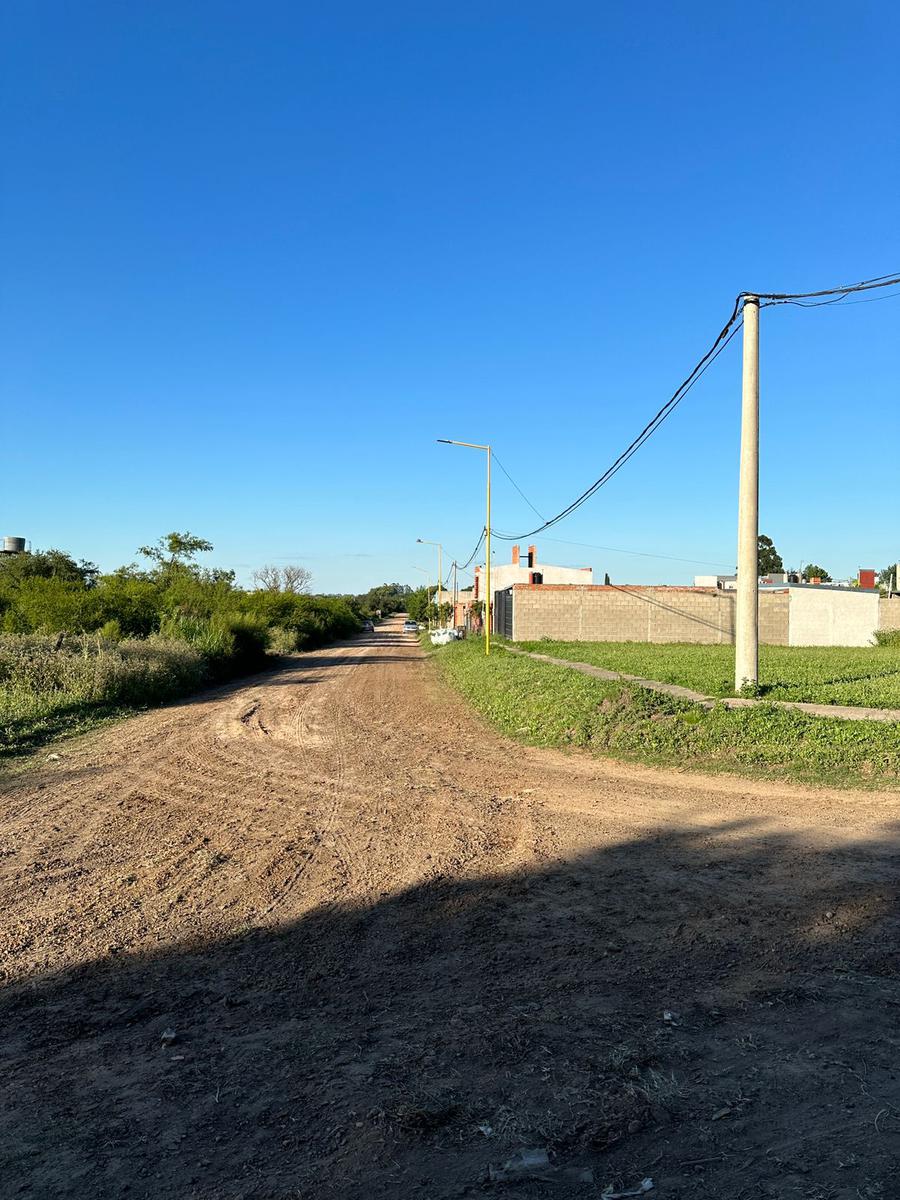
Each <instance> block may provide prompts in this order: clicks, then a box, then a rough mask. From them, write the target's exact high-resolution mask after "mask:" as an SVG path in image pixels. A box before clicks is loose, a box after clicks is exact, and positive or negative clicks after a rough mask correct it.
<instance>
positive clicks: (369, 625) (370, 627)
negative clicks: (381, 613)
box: [362, 621, 375, 633]
mask: <svg viewBox="0 0 900 1200" xmlns="http://www.w3.org/2000/svg"><path fill="white" fill-rule="evenodd" d="M362 627H363V633H374V632H375V623H374V621H363V623H362Z"/></svg>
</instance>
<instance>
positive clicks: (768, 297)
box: [465, 274, 900, 566]
mask: <svg viewBox="0 0 900 1200" xmlns="http://www.w3.org/2000/svg"><path fill="white" fill-rule="evenodd" d="M898 285H900V275H898V274H893V275H878V276H875V277H874V278H872V279H864V280H861V281H860V282H859V283H853V284H845V285H843V286H842V287H835V288H823V289H822V290H820V291H817V292H740V293H739V294H738V296H737V297H736V299H735V302H734V308H733V309H732V310H731V315H730V316H729V318H728V320H727V321H726V323H725V325H724V326H723V327H722V330H721V332H720V333H719V335H718V337H717V338H716V339H715V341H714V342H713V344H712V346H710V348H709V350H707V352H706V354H704V355H703V357H702V358H701V359H700V360H699V362H698V363H697V364H696V365H695V366H694V368H693V370H692V371H691V372H690V374H689V375H688V376H687V378H686V379H684V380H683V382H682V383H681V384H680V385H679V386H678V387H677V388H676V389H675V391H674V392H673V393H672V395H671V396H670V398H669V399H668V400H667V401H666V403H665V404H664V405H663V406H662V407H661V408H660V409H658V410H657V412H656V413H655V414H654V416H653V417H652V418H651V419H650V421H648V423H647V424H646V425H645V426H644V428H643V429H642V430H641V432H640V433H639V434H638V435H637V437H636V438H635V439H634V440H633V441H632V442H631V443H630V444H629V445H628V446H626V448H625V449H624V450H623V451H622V453H621V454H620V455H619V457H618V458H617V459H616V460H615V461H614V462H613V463H612V464H611V465H610V466H609V467H607V469H606V470H605V471H604V472H603V474H602V475H601V476H600V478H599V479H596V480H595V481H594V482H593V483H592V484H591V485H590V487H588V488H586V489H585V490H584V491H583V492H582V493H581V495H580V496H577V497H576V498H575V499H574V500H573V501H572V503H571V504H569V505H567V507H566V508H564V509H562V510H561V511H560V512H558V513H557V514H556V515H555V516H554V517H550V518H549V519H548V518H545V517H543V516H542V514H541V513H540V512H539V511H538V510H537V509H536V508H535V506H534V505H533V504H532V503H531V501H530V500H529V499H528V497H527V496H526V495H525V493H524V492H523V491H522V489H521V488H520V487H519V485H518V484H517V483H516V482H515V480H514V479H513V478H512V476H511V475H510V473H509V472H508V471H507V470H506V468H505V467H504V466H503V464H502V463H501V462H500V460H499V459H497V463H498V465H499V466H500V469H501V470H502V471H503V473H504V475H506V477H507V479H509V481H510V483H512V485H513V486H514V487H515V489H516V491H517V492H518V493H519V495H520V496H521V497H522V499H523V500H524V501H525V502H526V504H527V505H528V507H529V508H531V509H532V510H533V512H534V513H535V514H536V515H537V516H539V517H540V518H541V521H542V522H543V524H541V525H539V526H537V527H536V528H535V529H530V530H527V531H526V532H524V533H502V532H500V531H499V530H494V529H491V533H492V534H493V535H494V537H497V538H499V539H500V540H501V541H505V542H515V541H520V540H523V539H525V538H528V537H534V536H535V535H537V534H539V533H543V531H544V530H545V529H550V528H552V526H554V525H556V524H557V523H558V522H559V521H562V520H563V519H564V518H565V517H568V516H570V515H571V514H572V513H573V512H575V511H576V509H578V508H580V507H581V505H582V504H585V503H586V502H587V501H588V500H589V499H590V498H591V497H592V496H594V495H595V494H596V493H597V492H598V491H599V489H600V488H601V487H603V486H604V485H605V484H607V483H608V482H609V481H610V479H612V478H613V476H614V475H616V474H617V473H618V472H619V471H620V470H621V469H622V467H623V466H624V465H625V463H627V462H628V460H629V459H630V458H631V457H632V455H634V454H636V453H637V451H638V450H639V449H640V448H641V446H643V444H644V443H645V442H646V441H647V440H648V439H649V438H650V437H652V436H653V434H654V433H655V432H656V431H657V429H659V427H660V425H662V423H663V422H664V421H665V420H666V419H667V417H669V416H671V414H672V413H673V412H674V410H675V409H676V408H677V407H678V405H679V404H680V403H681V401H682V400H683V399H684V397H685V396H686V395H687V394H688V392H689V391H690V390H691V388H692V387H693V386H694V384H695V383H696V382H697V381H698V379H700V378H701V376H702V375H703V374H704V372H705V371H706V370H707V369H708V368H709V367H710V366H711V365H712V364H713V363H714V362H715V360H716V359H717V358H718V357H719V355H720V354H721V353H722V351H723V350H724V349H725V347H726V346H727V345H728V343H729V342H730V341H731V339H732V338H733V337H734V336H735V334H737V332H738V330H739V329H740V328H741V326H742V325H743V316H742V315H741V308H742V304H743V302H744V301H746V300H747V299H750V298H752V299H756V300H757V301H764V302H765V303H762V304H760V307H761V308H768V307H770V306H771V305H774V304H796V305H798V306H799V307H803V308H819V307H822V306H824V305H826V304H838V303H840V302H842V301H844V300H846V299H847V297H848V296H850V295H853V294H854V293H855V292H867V291H872V290H874V289H876V288H884V287H896V286H898ZM819 297H834V299H827V300H821V301H820V303H818V304H805V303H803V302H804V301H809V300H818V299H819ZM890 298H891V297H889V296H885V297H875V299H890ZM850 303H865V301H850ZM496 457H497V456H496V455H494V458H496ZM486 532H487V530H486V528H485V529H482V531H481V537H480V538H479V539H478V544H477V545H476V547H475V549H474V550H473V551H472V554H471V555H470V557H469V559H468V560H467V562H466V564H465V565H466V566H468V565H469V563H471V562H472V559H474V557H475V555H476V554H477V553H478V551H479V549H480V548H481V543H482V540H483V539H484V536H485V533H486ZM625 553H630V552H628V551H625ZM635 553H638V552H635ZM660 557H662V556H660ZM687 561H693V560H687ZM697 561H700V560H697ZM710 565H712V564H710Z"/></svg>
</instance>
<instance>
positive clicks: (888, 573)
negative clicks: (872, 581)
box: [878, 559, 900, 592]
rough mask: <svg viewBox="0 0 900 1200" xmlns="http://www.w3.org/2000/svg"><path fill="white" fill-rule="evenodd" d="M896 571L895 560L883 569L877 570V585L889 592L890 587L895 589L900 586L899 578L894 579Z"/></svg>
mask: <svg viewBox="0 0 900 1200" xmlns="http://www.w3.org/2000/svg"><path fill="white" fill-rule="evenodd" d="M897 561H898V562H900V559H898V560H897ZM896 571H897V563H896V562H892V563H889V564H888V566H886V567H885V568H884V570H883V571H879V572H878V586H879V587H880V588H883V589H884V590H885V591H886V592H889V591H890V590H891V588H894V589H895V590H896V589H897V588H898V587H900V579H898V580H895V579H894V575H895V573H896Z"/></svg>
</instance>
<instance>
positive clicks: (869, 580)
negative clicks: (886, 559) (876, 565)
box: [859, 567, 875, 588]
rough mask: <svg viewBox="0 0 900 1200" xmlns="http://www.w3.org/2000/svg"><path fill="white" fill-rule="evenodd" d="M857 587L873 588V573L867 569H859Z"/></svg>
mask: <svg viewBox="0 0 900 1200" xmlns="http://www.w3.org/2000/svg"><path fill="white" fill-rule="evenodd" d="M859 586H860V587H861V588H874V586H875V572H874V571H873V570H871V569H870V568H868V567H860V569H859Z"/></svg>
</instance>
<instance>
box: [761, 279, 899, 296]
mask: <svg viewBox="0 0 900 1200" xmlns="http://www.w3.org/2000/svg"><path fill="white" fill-rule="evenodd" d="M897 284H900V274H896V273H895V274H893V275H876V276H875V278H874V279H863V280H862V281H861V282H860V283H847V284H844V286H843V287H833V288H823V289H822V290H821V291H819V292H741V294H740V296H739V297H738V299H739V300H742V299H743V298H744V296H756V298H757V299H758V300H814V299H816V298H818V297H819V296H849V295H850V294H851V293H852V292H871V291H873V290H874V289H875V288H884V287H894V286H896V285H897Z"/></svg>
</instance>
